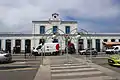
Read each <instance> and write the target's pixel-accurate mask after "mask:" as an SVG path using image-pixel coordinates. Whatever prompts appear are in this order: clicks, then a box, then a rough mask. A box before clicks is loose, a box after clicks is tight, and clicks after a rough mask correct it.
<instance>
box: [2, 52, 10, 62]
mask: <svg viewBox="0 0 120 80" xmlns="http://www.w3.org/2000/svg"><path fill="white" fill-rule="evenodd" d="M11 61H12V55H11V54H10V53H6V52H5V51H0V62H11Z"/></svg>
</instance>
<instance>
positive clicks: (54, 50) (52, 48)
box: [32, 43, 60, 56]
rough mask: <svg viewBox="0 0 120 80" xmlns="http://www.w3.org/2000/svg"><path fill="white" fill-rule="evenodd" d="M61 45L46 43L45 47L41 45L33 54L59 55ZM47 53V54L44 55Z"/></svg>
mask: <svg viewBox="0 0 120 80" xmlns="http://www.w3.org/2000/svg"><path fill="white" fill-rule="evenodd" d="M59 48H60V46H59V43H45V44H44V45H41V44H39V45H38V46H37V47H36V48H34V49H33V50H32V54H33V55H35V56H37V55H41V54H42V55H59ZM43 53H45V54H43Z"/></svg>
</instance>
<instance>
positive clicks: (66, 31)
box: [65, 26, 70, 34]
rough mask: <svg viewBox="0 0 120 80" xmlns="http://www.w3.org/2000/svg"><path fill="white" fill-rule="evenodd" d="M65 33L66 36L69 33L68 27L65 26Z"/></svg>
mask: <svg viewBox="0 0 120 80" xmlns="http://www.w3.org/2000/svg"><path fill="white" fill-rule="evenodd" d="M65 33H66V34H69V33H70V26H66V27H65Z"/></svg>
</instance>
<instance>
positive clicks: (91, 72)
mask: <svg viewBox="0 0 120 80" xmlns="http://www.w3.org/2000/svg"><path fill="white" fill-rule="evenodd" d="M48 58H49V59H50V68H51V69H50V70H51V80H116V78H113V77H110V76H108V75H106V74H104V73H103V72H101V71H100V70H98V69H97V68H93V67H91V66H90V65H88V64H86V63H83V61H81V62H80V61H77V60H75V59H74V58H72V57H70V56H69V59H66V58H67V57H66V56H50V57H48ZM68 61H69V64H68V63H67V62H68Z"/></svg>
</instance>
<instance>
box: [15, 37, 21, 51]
mask: <svg viewBox="0 0 120 80" xmlns="http://www.w3.org/2000/svg"><path fill="white" fill-rule="evenodd" d="M15 47H16V51H15V53H20V52H21V40H20V39H17V40H15Z"/></svg>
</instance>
